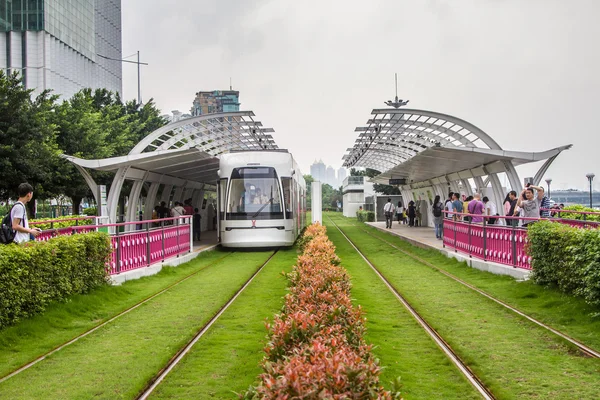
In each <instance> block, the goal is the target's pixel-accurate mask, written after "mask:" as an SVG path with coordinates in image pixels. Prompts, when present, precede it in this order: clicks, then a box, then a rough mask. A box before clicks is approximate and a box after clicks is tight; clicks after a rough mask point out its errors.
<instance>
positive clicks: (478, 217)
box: [467, 193, 485, 224]
mask: <svg viewBox="0 0 600 400" xmlns="http://www.w3.org/2000/svg"><path fill="white" fill-rule="evenodd" d="M467 209H468V210H469V214H474V215H475V216H473V217H471V222H475V223H476V224H480V223H482V222H483V217H482V215H483V213H484V210H485V205H484V204H483V202H482V201H481V194H480V193H475V195H473V199H471V201H469V205H468V206H467Z"/></svg>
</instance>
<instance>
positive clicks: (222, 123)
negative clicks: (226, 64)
mask: <svg viewBox="0 0 600 400" xmlns="http://www.w3.org/2000/svg"><path fill="white" fill-rule="evenodd" d="M273 132H274V130H273V129H272V128H264V127H263V125H262V123H261V122H259V121H255V120H254V113H253V112H252V111H240V112H231V113H219V114H208V115H203V116H199V117H195V118H188V119H184V120H180V121H177V122H174V123H170V124H168V125H165V126H164V127H162V128H159V129H157V130H156V131H154V132H152V133H151V134H150V135H148V136H147V137H146V138H144V139H143V140H142V141H140V142H139V143H138V144H137V145H136V146H135V147H134V148H133V149H132V150H131V151H130V152H129V154H128V155H126V156H121V157H112V158H105V159H100V160H84V159H81V158H77V157H73V156H68V155H67V156H64V157H65V158H66V159H68V160H69V161H71V162H73V163H74V164H75V165H77V166H79V167H82V168H89V169H95V170H100V171H113V172H116V171H118V170H119V169H126V172H125V176H124V178H125V179H141V177H142V176H145V179H144V181H145V182H160V183H166V182H169V181H170V182H186V187H188V188H190V187H191V188H196V187H202V186H203V185H204V184H207V183H209V184H214V183H215V182H216V181H217V171H218V169H219V158H218V156H219V155H220V154H222V153H226V152H229V151H235V150H260V149H277V145H276V144H275V141H274V140H273V136H271V135H270V133H273Z"/></svg>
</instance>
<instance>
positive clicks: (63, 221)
mask: <svg viewBox="0 0 600 400" xmlns="http://www.w3.org/2000/svg"><path fill="white" fill-rule="evenodd" d="M81 217H87V215H83V216H81V215H74V216H71V217H68V218H60V217H59V218H37V219H32V220H29V223H30V224H31V223H32V222H35V223H36V224H34V225H32V226H35V227H36V228H40V229H41V230H46V229H59V228H68V227H70V226H76V225H92V224H93V223H94V222H95V221H94V220H93V219H91V218H90V219H78V218H81ZM59 219H60V222H53V223H50V222H45V221H56V220H59Z"/></svg>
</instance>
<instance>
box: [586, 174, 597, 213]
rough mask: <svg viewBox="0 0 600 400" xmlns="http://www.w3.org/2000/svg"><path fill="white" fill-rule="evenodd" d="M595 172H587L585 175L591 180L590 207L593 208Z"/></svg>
mask: <svg viewBox="0 0 600 400" xmlns="http://www.w3.org/2000/svg"><path fill="white" fill-rule="evenodd" d="M594 176H596V175H594V174H592V173H589V174H587V175H586V176H585V177H586V178H588V181H590V208H593V204H592V181H593V180H594Z"/></svg>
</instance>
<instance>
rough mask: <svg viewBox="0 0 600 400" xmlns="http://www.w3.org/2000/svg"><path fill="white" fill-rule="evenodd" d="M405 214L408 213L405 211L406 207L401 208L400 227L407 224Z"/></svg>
mask: <svg viewBox="0 0 600 400" xmlns="http://www.w3.org/2000/svg"><path fill="white" fill-rule="evenodd" d="M407 213H408V211H407V210H406V207H403V208H402V225H406V224H408V217H407Z"/></svg>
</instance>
